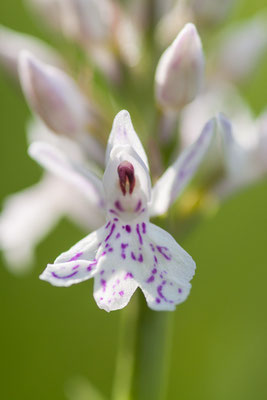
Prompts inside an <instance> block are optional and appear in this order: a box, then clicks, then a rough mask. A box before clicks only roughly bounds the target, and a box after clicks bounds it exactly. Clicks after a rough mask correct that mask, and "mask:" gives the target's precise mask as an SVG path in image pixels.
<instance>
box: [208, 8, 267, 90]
mask: <svg viewBox="0 0 267 400" xmlns="http://www.w3.org/2000/svg"><path fill="white" fill-rule="evenodd" d="M266 50H267V18H266V17H264V16H263V15H260V16H256V17H253V18H251V19H249V20H248V21H245V22H242V23H240V24H238V25H236V26H233V27H231V28H230V29H228V30H227V31H226V32H224V33H223V35H222V43H221V46H220V47H219V49H217V50H216V52H217V68H216V69H217V73H218V74H219V75H221V76H222V77H224V78H225V79H228V80H229V79H230V80H231V81H235V82H239V81H241V80H244V79H246V78H248V77H249V76H250V75H251V73H252V72H253V71H254V69H255V67H256V66H257V65H258V63H259V60H260V58H261V57H262V56H263V54H264V52H266Z"/></svg>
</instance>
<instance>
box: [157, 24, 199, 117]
mask: <svg viewBox="0 0 267 400" xmlns="http://www.w3.org/2000/svg"><path fill="white" fill-rule="evenodd" d="M203 75H204V55H203V51H202V45H201V41H200V38H199V35H198V33H197V30H196V28H195V26H194V25H193V24H191V23H190V24H186V25H185V27H184V28H183V29H182V31H181V32H180V33H179V35H178V36H177V37H176V39H175V40H174V42H173V43H172V44H171V45H170V47H168V48H167V50H165V52H164V53H163V54H162V56H161V58H160V60H159V63H158V66H157V70H156V77H155V79H156V98H157V101H158V103H159V105H160V106H161V107H162V108H166V109H174V110H180V109H181V108H182V107H184V106H185V105H186V104H187V103H190V102H191V101H192V100H193V99H194V98H195V96H196V95H197V94H198V92H199V90H200V88H201V84H202V80H203Z"/></svg>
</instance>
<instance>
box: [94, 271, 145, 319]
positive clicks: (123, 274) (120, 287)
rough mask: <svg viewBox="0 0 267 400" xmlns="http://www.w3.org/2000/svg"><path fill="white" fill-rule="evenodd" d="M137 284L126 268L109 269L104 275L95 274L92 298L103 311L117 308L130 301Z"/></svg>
mask: <svg viewBox="0 0 267 400" xmlns="http://www.w3.org/2000/svg"><path fill="white" fill-rule="evenodd" d="M137 287H138V285H137V283H136V281H135V280H134V279H133V278H132V273H129V272H127V271H126V270H119V271H118V270H116V271H115V272H114V273H112V271H111V270H110V271H109V272H108V273H106V274H105V275H102V276H101V275H97V276H96V277H95V284H94V298H95V301H96V303H97V305H98V307H99V308H102V309H104V310H105V311H107V312H109V311H114V310H119V309H121V308H123V307H125V306H126V305H127V304H128V302H129V301H130V299H131V297H132V295H133V294H134V292H135V290H136V289H137Z"/></svg>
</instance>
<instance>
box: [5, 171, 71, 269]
mask: <svg viewBox="0 0 267 400" xmlns="http://www.w3.org/2000/svg"><path fill="white" fill-rule="evenodd" d="M65 197H66V192H65V191H64V190H63V191H62V190H61V186H60V185H59V182H58V180H57V179H56V178H54V177H52V176H48V175H47V176H45V177H44V178H43V179H42V180H41V181H40V183H38V184H36V185H34V186H32V187H30V188H27V189H25V190H23V191H22V192H19V193H16V194H13V195H11V196H9V197H8V198H7V199H6V201H5V204H4V208H3V211H2V214H1V216H0V247H1V248H2V250H3V251H4V255H5V258H6V259H7V262H8V264H9V266H10V268H12V270H13V271H15V272H20V271H22V270H23V269H25V268H27V267H28V266H29V265H30V264H31V263H32V261H33V253H34V247H35V246H36V245H37V244H38V243H39V242H40V240H41V239H42V238H43V237H45V236H46V235H47V233H48V232H49V231H50V230H51V229H52V228H53V227H54V225H56V223H57V222H58V220H59V219H60V218H61V217H62V215H63V214H64V211H65V208H64V198H65Z"/></svg>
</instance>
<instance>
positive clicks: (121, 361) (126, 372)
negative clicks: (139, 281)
mask: <svg viewBox="0 0 267 400" xmlns="http://www.w3.org/2000/svg"><path fill="white" fill-rule="evenodd" d="M137 300H138V299H137V298H136V296H134V297H133V298H132V299H131V302H130V303H129V304H128V305H127V307H126V308H124V309H123V310H121V311H120V314H121V315H120V317H121V321H120V328H119V337H118V353H117V360H116V366H115V375H114V381H113V388H112V396H111V399H112V400H128V399H129V398H130V387H131V380H132V374H133V365H134V357H135V335H136V324H137V316H138V301H137Z"/></svg>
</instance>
